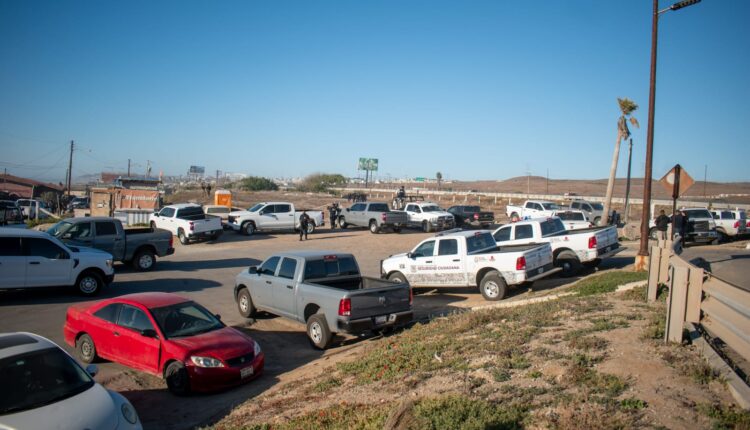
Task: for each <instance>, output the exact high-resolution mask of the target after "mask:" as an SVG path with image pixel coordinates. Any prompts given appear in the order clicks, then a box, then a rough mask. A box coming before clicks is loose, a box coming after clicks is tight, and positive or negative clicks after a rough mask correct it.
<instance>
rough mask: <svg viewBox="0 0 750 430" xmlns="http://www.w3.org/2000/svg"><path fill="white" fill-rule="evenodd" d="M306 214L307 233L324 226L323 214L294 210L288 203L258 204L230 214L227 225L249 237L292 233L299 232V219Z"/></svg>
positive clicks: (320, 212) (306, 210) (313, 211)
mask: <svg viewBox="0 0 750 430" xmlns="http://www.w3.org/2000/svg"><path fill="white" fill-rule="evenodd" d="M302 212H307V215H308V216H309V217H310V222H309V223H308V224H307V232H308V233H312V232H314V231H315V227H320V226H322V225H324V224H325V223H324V221H323V212H322V211H315V210H308V209H295V208H294V205H293V204H291V203H288V202H263V203H258V204H256V205H255V206H253V207H251V208H250V209H248V210H246V211H238V212H230V213H229V216H228V217H227V225H228V226H229V227H230V228H231V229H232V230H234V231H236V232H238V233H243V234H246V235H248V236H249V235H251V234H253V233H255V232H256V231H285V230H286V231H294V230H299V217H300V216H301V215H302Z"/></svg>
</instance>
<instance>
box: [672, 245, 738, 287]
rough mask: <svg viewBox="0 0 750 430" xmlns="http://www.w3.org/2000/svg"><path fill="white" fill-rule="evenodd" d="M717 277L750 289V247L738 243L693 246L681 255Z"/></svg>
mask: <svg viewBox="0 0 750 430" xmlns="http://www.w3.org/2000/svg"><path fill="white" fill-rule="evenodd" d="M680 257H682V258H683V259H685V260H686V261H688V262H690V263H692V264H695V265H696V266H698V267H702V268H703V269H705V270H707V271H709V272H711V273H712V274H713V275H714V276H716V277H717V278H719V279H721V280H723V281H725V282H729V283H730V284H734V285H736V286H738V287H740V288H742V289H744V290H746V291H750V249H744V248H740V247H739V246H738V245H737V244H726V245H719V246H691V247H689V248H685V250H684V252H683V253H682V255H681V256H680Z"/></svg>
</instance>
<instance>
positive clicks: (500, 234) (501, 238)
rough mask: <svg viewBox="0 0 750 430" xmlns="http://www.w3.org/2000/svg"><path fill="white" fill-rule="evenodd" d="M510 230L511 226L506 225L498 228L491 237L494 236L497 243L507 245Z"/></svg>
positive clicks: (511, 230)
mask: <svg viewBox="0 0 750 430" xmlns="http://www.w3.org/2000/svg"><path fill="white" fill-rule="evenodd" d="M512 232H513V226H512V225H508V226H505V227H501V228H499V229H498V230H497V231H496V232H495V234H493V235H492V237H493V238H495V242H497V244H498V245H500V246H503V245H508V242H509V241H510V236H511V233H512Z"/></svg>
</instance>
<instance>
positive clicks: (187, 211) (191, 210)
mask: <svg viewBox="0 0 750 430" xmlns="http://www.w3.org/2000/svg"><path fill="white" fill-rule="evenodd" d="M204 215H205V214H204V213H203V208H201V207H200V206H188V207H185V208H182V209H180V210H178V211H177V218H179V219H184V220H195V219H201V218H203V217H204Z"/></svg>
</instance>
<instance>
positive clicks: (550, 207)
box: [542, 203, 560, 211]
mask: <svg viewBox="0 0 750 430" xmlns="http://www.w3.org/2000/svg"><path fill="white" fill-rule="evenodd" d="M542 207H544V209H545V210H548V211H556V210H559V209H560V206H557V203H542Z"/></svg>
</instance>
